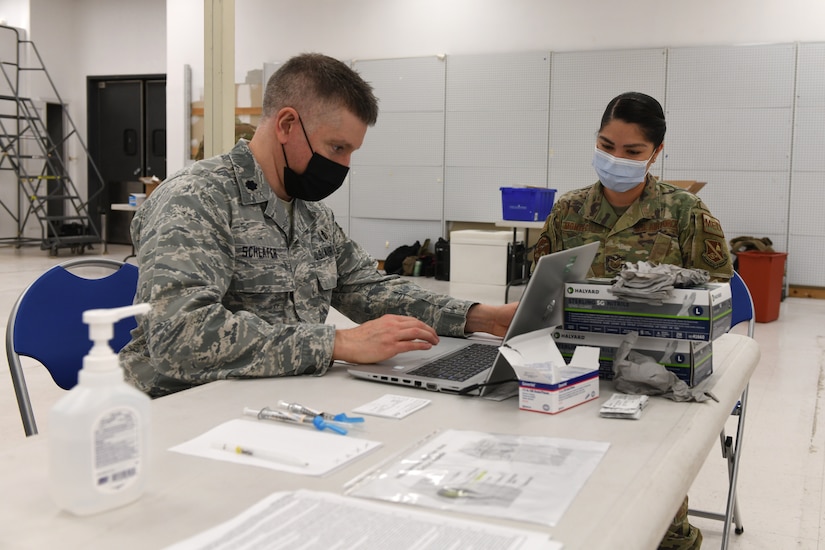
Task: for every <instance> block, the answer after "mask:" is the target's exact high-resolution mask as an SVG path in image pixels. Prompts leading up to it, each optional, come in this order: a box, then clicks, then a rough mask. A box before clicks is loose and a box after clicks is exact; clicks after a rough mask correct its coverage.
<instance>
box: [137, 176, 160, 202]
mask: <svg viewBox="0 0 825 550" xmlns="http://www.w3.org/2000/svg"><path fill="white" fill-rule="evenodd" d="M140 182H141V183H142V184H143V192H144V193H146V198H147V199H148V198H149V196H150V195H151V194H152V191H154V190H155V189H157V187H158V185H160V179H159V178H158V177H157V176H151V177H148V176H147V177H142V178H140Z"/></svg>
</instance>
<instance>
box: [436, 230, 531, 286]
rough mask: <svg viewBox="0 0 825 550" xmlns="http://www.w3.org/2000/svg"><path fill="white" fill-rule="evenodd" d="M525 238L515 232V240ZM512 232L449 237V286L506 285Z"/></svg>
mask: <svg viewBox="0 0 825 550" xmlns="http://www.w3.org/2000/svg"><path fill="white" fill-rule="evenodd" d="M523 239H524V235H523V233H522V232H521V231H518V232H516V240H517V241H521V240H523ZM512 242H513V232H512V231H487V230H482V229H466V230H463V231H452V232H451V233H450V282H451V283H476V284H486V285H501V286H504V285H506V284H507V245H508V244H509V243H512Z"/></svg>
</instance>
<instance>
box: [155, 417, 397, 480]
mask: <svg viewBox="0 0 825 550" xmlns="http://www.w3.org/2000/svg"><path fill="white" fill-rule="evenodd" d="M222 444H229V445H232V446H235V445H237V446H240V447H245V448H249V449H252V450H261V451H262V452H263V453H266V452H267V451H271V452H272V453H278V454H281V455H288V456H290V457H293V458H295V459H297V460H298V461H299V462H306V463H307V465H306V466H297V465H293V464H289V463H286V462H282V461H278V460H270V459H265V458H256V457H254V456H245V455H242V454H237V453H233V452H230V451H227V450H222V449H220V448H216V445H217V446H219V445H222ZM380 446H381V443H379V442H377V441H369V440H366V439H360V438H357V437H352V436H349V435H340V434H335V433H331V432H330V433H326V432H320V431H318V430H316V429H315V428H314V427H311V426H306V427H304V426H290V425H286V424H278V423H271V422H266V421H252V420H241V419H236V420H230V421H228V422H224V423H223V424H220V425H218V426H216V427H214V428H212V429H211V430H209V431H208V432H206V433H204V434H201V435H199V436H198V437H196V438H194V439H190V440H189V441H186V442H184V443H181V444H180V445H176V446H174V447H172V448H170V449H169V450H170V451H175V452H178V453H183V454H189V455H194V456H202V457H206V458H214V459H216V460H226V461H228V462H236V463H239V464H249V465H252V466H260V467H262V468H270V469H272V470H281V471H284V472H292V473H295V474H305V475H316V476H317V475H324V474H326V473H328V472H331V471H332V470H334V469H336V468H338V467H340V466H343V465H344V464H346V463H347V462H349V461H351V460H355V459H356V458H358V457H359V456H361V455H364V454H366V453H368V452H370V451H372V450H373V449H376V448H377V447H380Z"/></svg>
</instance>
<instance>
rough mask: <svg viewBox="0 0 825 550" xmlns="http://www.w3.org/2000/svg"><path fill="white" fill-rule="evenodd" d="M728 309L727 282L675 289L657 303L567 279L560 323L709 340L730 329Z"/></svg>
mask: <svg viewBox="0 0 825 550" xmlns="http://www.w3.org/2000/svg"><path fill="white" fill-rule="evenodd" d="M731 313H732V308H731V293H730V285H729V284H728V283H707V284H704V285H701V286H698V287H694V288H687V289H680V288H676V289H674V290H673V295H672V296H671V297H670V298H667V299H665V300H663V302H662V304H661V305H657V304H647V303H643V302H629V301H627V300H624V299H620V298H617V297H616V296H614V295H613V294H612V292H611V285H609V284H600V283H595V282H583V283H567V284H566V285H565V292H564V326H563V328H564V329H565V330H575V331H579V332H597V333H604V334H627V333H628V332H633V331H635V332H638V333H639V336H643V337H648V338H675V339H677V340H698V341H708V342H709V341H711V340H713V339H715V338H718V337H719V336H721V335H723V334H725V333H726V332H727V331H728V330H730V322H731Z"/></svg>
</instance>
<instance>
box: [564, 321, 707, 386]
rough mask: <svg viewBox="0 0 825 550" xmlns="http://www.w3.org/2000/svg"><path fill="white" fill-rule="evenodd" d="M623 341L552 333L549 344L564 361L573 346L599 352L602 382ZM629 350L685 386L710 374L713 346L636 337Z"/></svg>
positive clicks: (610, 373)
mask: <svg viewBox="0 0 825 550" xmlns="http://www.w3.org/2000/svg"><path fill="white" fill-rule="evenodd" d="M624 339H625V336H623V335H619V334H600V333H595V332H578V331H573V330H562V329H558V330H555V331H553V340H554V341H555V342H556V346H557V347H558V348H559V351H560V352H561V354H562V357H564V358H565V359H567V358H570V357H573V353H574V352H575V350H576V347H577V346H595V347H597V348H599V350H600V353H599V377H600V378H603V379H605V380H611V379H612V378H613V358H614V357H615V355H616V350H617V349H618V348H619V346H620V345H621V344H622V342H623V341H624ZM632 349H633V350H634V351H637V352H639V353H641V354H643V355H647V356H648V357H651V358H653V360H655V361H656V362H657V363H660V364H661V365H663V366H664V367H665V368H666V369H667V370H669V371H670V372H672V373H673V374H675V375H676V376H678V377H679V379H680V380H683V381H684V382H685V383H686V384H687V385H688V386H695V385H696V384H698V383H699V382H701V381H702V380H704V379H705V378H707V377H708V376H710V375H711V374H713V342H695V341H690V340H670V339H665V338H643V337H639V338H638V339H637V340H636V344H635V345H634V346H633V348H632ZM665 354H667V357H665Z"/></svg>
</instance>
